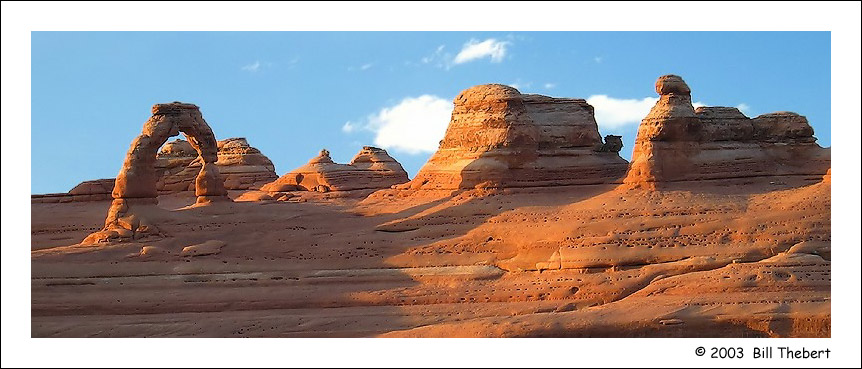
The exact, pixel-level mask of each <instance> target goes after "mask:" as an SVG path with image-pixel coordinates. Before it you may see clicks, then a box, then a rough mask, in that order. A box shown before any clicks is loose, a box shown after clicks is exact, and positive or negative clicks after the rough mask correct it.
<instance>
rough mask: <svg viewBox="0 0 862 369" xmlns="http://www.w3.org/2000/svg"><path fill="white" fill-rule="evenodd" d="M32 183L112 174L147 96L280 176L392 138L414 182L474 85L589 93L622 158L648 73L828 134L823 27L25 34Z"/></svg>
mask: <svg viewBox="0 0 862 369" xmlns="http://www.w3.org/2000/svg"><path fill="white" fill-rule="evenodd" d="M31 62H32V69H31V73H32V75H31V87H32V91H31V94H32V95H31V100H32V111H31V113H32V125H31V144H32V146H31V150H32V152H31V154H32V167H31V169H32V178H31V179H32V182H31V183H32V185H31V192H32V193H52V192H65V191H68V190H69V189H71V188H72V187H73V186H75V185H76V184H77V183H79V182H81V181H84V180H88V179H97V178H111V177H114V176H116V174H117V172H118V171H119V168H120V166H121V164H122V161H123V156H124V155H125V153H126V151H127V150H128V146H129V143H130V142H131V140H132V139H133V138H134V137H135V136H137V135H138V134H139V133H140V131H141V128H142V126H143V123H144V121H146V119H147V118H148V117H149V116H150V107H151V106H152V105H153V104H156V103H163V102H171V101H184V102H191V103H195V104H197V105H198V106H200V107H201V110H202V112H203V115H204V118H205V119H206V120H207V122H208V123H209V124H210V126H211V127H212V128H213V131H214V132H215V134H216V137H217V138H219V139H223V138H228V137H246V138H248V140H249V143H251V144H252V145H253V146H255V147H257V148H259V149H261V151H263V153H264V154H265V155H267V156H268V157H269V158H270V159H271V160H272V161H273V162H274V163H275V166H276V171H277V172H278V174H279V175H281V174H284V173H286V172H288V171H290V170H291V169H293V168H296V167H298V166H300V165H302V164H304V163H305V162H306V161H308V159H310V158H311V157H313V156H314V155H316V154H317V152H318V151H319V150H320V149H321V148H327V149H329V150H330V151H331V153H332V157H333V159H334V160H335V161H337V162H347V161H349V160H350V158H351V157H352V156H353V155H354V154H355V153H356V152H357V151H359V148H360V147H361V146H363V145H377V146H383V147H384V148H387V149H388V150H389V152H390V154H392V155H393V156H394V157H395V158H396V159H397V160H399V161H400V162H401V163H402V164H403V165H404V167H405V169H407V171H408V172H409V173H410V175H411V177H412V176H413V175H414V174H415V173H416V171H418V169H419V168H420V167H421V166H422V164H423V163H424V162H425V161H426V160H427V159H428V158H429V157H430V155H431V154H432V153H433V150H434V148H435V147H436V142H437V141H439V140H440V139H441V138H442V134H443V131H444V130H445V127H446V124H447V123H448V119H449V117H448V113H449V111H451V101H452V99H453V98H454V97H455V96H456V95H457V94H458V93H459V92H460V91H462V90H464V89H466V88H468V87H470V86H473V85H477V84H483V83H503V84H508V85H514V86H515V87H517V88H518V89H519V90H520V91H521V92H524V93H539V94H544V95H550V96H556V97H576V98H587V99H588V101H590V102H591V103H593V105H595V106H596V109H597V120H598V123H599V130H600V132H601V134H602V135H606V134H621V135H623V140H624V143H625V147H624V149H623V151H622V152H621V155H622V156H623V157H624V158H626V159H629V158H630V156H631V150H632V146H633V142H634V138H635V134H636V132H637V124H638V123H639V121H640V119H641V118H642V117H643V115H645V114H646V111H648V110H649V107H650V106H652V103H653V101H654V99H655V98H656V94H655V91H654V87H653V86H654V82H655V79H656V78H657V77H658V76H660V75H663V74H678V75H681V76H682V77H683V78H684V79H685V80H686V81H687V82H688V84H689V86H690V87H691V88H692V97H693V100H694V101H695V102H696V103H702V104H706V105H710V106H737V107H740V108H741V109H742V110H743V112H744V113H746V114H747V115H748V116H752V117H753V116H756V115H759V114H763V113H768V112H773V111H795V112H797V113H799V114H802V115H805V116H807V117H808V119H809V122H810V123H811V124H812V126H814V130H815V135H816V136H817V138H818V142H819V143H820V144H821V145H822V146H830V145H831V143H830V142H831V139H830V137H831V132H830V124H831V114H830V34H829V32H32V33H31Z"/></svg>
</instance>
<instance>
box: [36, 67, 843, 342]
mask: <svg viewBox="0 0 862 369" xmlns="http://www.w3.org/2000/svg"><path fill="white" fill-rule="evenodd" d="M656 87H657V92H658V94H659V95H660V100H659V102H658V103H657V104H656V105H655V107H654V108H653V109H652V111H651V112H650V113H649V115H648V116H647V117H645V118H644V120H643V122H642V123H641V126H640V128H639V130H638V136H637V138H636V144H635V148H634V157H633V162H632V163H631V164H630V165H629V164H628V163H626V161H625V160H623V159H622V158H620V157H619V155H618V151H619V149H620V147H621V143H622V141H620V140H619V137H614V136H608V137H606V138H605V139H604V140H602V139H601V137H602V136H601V135H600V132H599V131H598V127H597V125H596V122H595V118H594V116H593V110H592V107H590V105H589V104H587V103H586V102H584V101H583V100H580V99H561V98H551V97H545V96H538V95H525V94H521V93H519V92H518V91H517V90H516V89H514V88H511V87H506V86H502V85H483V86H476V87H472V88H469V89H467V90H465V91H464V92H463V93H462V94H460V95H459V96H458V97H457V98H456V99H455V101H454V109H453V113H452V119H451V122H450V124H449V127H448V129H447V132H446V136H445V137H444V138H443V140H442V141H441V144H440V147H439V150H438V151H437V152H436V153H435V154H434V155H433V156H432V157H431V159H430V160H429V161H428V163H426V165H425V166H424V167H423V168H422V169H421V170H420V171H419V173H417V175H416V176H415V178H413V179H412V180H410V181H407V178H406V176H405V175H403V170H402V169H401V167H400V165H397V162H396V161H395V160H394V159H392V160H391V161H390V159H391V157H389V156H388V154H386V153H385V151H383V150H379V149H376V148H371V147H366V148H364V149H363V150H362V151H361V152H360V153H359V154H358V155H357V157H356V158H355V159H354V160H353V161H352V162H351V163H350V164H336V163H333V162H332V160H331V159H330V158H329V157H328V155H327V153H326V152H323V153H321V155H320V156H318V157H317V158H314V159H312V160H311V161H310V162H309V163H308V164H307V165H305V166H303V167H300V168H297V169H295V170H293V171H291V172H289V173H287V174H285V175H283V176H282V177H281V178H279V179H277V180H274V181H271V182H270V183H269V184H266V185H265V186H262V188H260V189H255V187H254V186H251V187H249V189H239V190H230V191H228V190H227V188H228V187H229V184H228V183H229V182H230V181H229V178H230V173H229V172H228V170H222V168H230V166H228V167H224V166H219V165H217V163H218V161H221V156H220V155H219V143H218V141H216V139H215V137H214V135H213V133H212V130H211V129H210V127H209V126H208V125H207V123H206V122H205V121H204V119H203V117H202V115H201V113H200V110H199V109H198V108H197V107H196V106H194V105H191V104H182V103H173V104H161V105H156V106H155V107H154V108H153V116H152V118H150V120H148V121H147V122H146V123H145V127H144V130H143V132H142V134H141V135H140V136H138V137H137V138H135V139H134V140H133V143H132V145H131V148H130V150H129V152H128V154H127V156H126V159H125V162H124V164H123V168H122V170H121V172H120V174H119V176H118V177H117V179H116V180H115V181H114V184H113V187H111V183H108V182H109V181H98V182H94V183H93V184H92V186H94V187H97V188H102V189H104V188H108V187H111V188H112V191H113V193H112V199H111V200H110V201H107V200H100V201H72V202H65V203H40V202H37V201H34V202H33V204H32V205H31V206H32V230H31V232H32V237H31V239H32V244H31V250H32V251H31V255H32V259H31V269H32V274H31V281H32V289H31V296H32V299H31V314H32V318H31V327H32V335H33V336H34V337H95V336H98V337H141V336H144V337H156V336H174V337H176V336H192V337H240V336H254V337H359V336H385V337H550V336H553V337H829V336H830V334H831V298H830V296H831V295H830V286H831V284H830V278H831V223H830V213H831V196H830V188H831V169H830V153H829V149H824V148H821V147H820V146H818V145H817V144H816V139H815V137H814V132H813V130H812V129H811V126H810V125H808V122H807V121H806V119H805V118H804V117H802V116H800V115H797V114H793V113H784V112H783V113H772V114H765V115H761V116H759V117H755V118H748V117H746V116H744V115H743V114H742V113H740V112H739V111H737V110H735V109H733V108H725V107H703V108H699V109H694V108H693V107H692V105H691V90H690V88H689V87H688V86H687V85H686V84H685V82H684V81H683V80H682V78H680V77H678V76H663V77H661V78H659V80H658V82H657V84H656ZM179 132H183V133H185V134H186V136H187V139H188V144H189V145H190V146H191V148H192V149H193V150H194V151H195V152H196V153H197V155H196V157H197V158H196V159H194V160H197V161H198V164H197V166H196V167H195V168H193V169H188V170H187V169H185V168H191V166H190V165H191V163H189V164H182V165H178V166H176V168H180V167H181V168H184V169H182V171H184V172H191V173H185V174H183V178H190V177H192V176H193V177H194V181H193V184H194V189H195V194H194V195H192V193H191V191H177V192H160V191H159V188H160V186H163V185H162V183H166V182H169V181H163V180H161V179H160V178H162V177H160V174H159V173H158V172H157V170H156V168H157V167H158V168H161V167H160V166H159V164H158V163H159V157H164V154H165V153H166V152H167V153H175V152H177V154H178V152H180V151H181V152H182V153H183V154H182V155H186V154H187V153H190V151H189V150H188V146H186V145H185V144H183V143H181V142H180V143H169V144H168V145H166V146H163V144H164V143H165V142H166V141H167V139H168V137H170V136H174V135H177V134H178V133H179ZM222 146H227V144H224V145H222ZM160 147H162V149H161V150H162V151H161V152H162V154H159V155H157V153H158V152H159V148H160ZM237 147H243V149H242V150H247V149H245V143H244V142H239V143H237ZM244 152H248V151H244ZM160 155H161V156H160ZM191 156H195V154H194V153H192V154H191ZM183 157H185V156H183ZM257 158H258V159H259V157H257ZM255 160H257V159H255ZM266 162H268V161H265V162H264V161H254V162H253V163H249V164H248V165H252V166H262V167H266V166H267V164H262V163H266ZM243 165H245V164H243ZM254 172H255V173H262V172H260V171H254ZM255 178H256V177H255ZM184 181H185V180H184ZM238 182H239V183H243V184H247V183H245V182H243V181H242V180H240V181H238ZM397 182H403V183H400V184H399V183H397ZM177 183H179V181H178V182H177ZM183 183H185V182H183ZM178 187H182V186H178ZM183 188H185V187H183ZM106 209H107V210H108V214H107V217H106V216H105V211H106ZM106 218H107V219H106ZM85 238H86V240H85ZM81 240H85V242H81Z"/></svg>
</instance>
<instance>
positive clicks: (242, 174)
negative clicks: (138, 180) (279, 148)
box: [156, 138, 278, 192]
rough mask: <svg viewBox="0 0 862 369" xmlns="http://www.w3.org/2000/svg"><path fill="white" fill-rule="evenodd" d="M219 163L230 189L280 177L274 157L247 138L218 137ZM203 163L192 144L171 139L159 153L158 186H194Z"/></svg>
mask: <svg viewBox="0 0 862 369" xmlns="http://www.w3.org/2000/svg"><path fill="white" fill-rule="evenodd" d="M215 164H216V165H217V166H218V168H219V173H221V175H222V177H223V178H224V186H225V188H226V189H228V190H249V189H258V188H260V187H261V186H263V185H264V184H266V183H268V182H271V181H273V180H275V179H276V178H278V175H276V174H275V166H274V165H273V164H272V161H270V160H269V158H267V157H266V156H265V155H263V154H262V153H261V152H260V150H258V149H256V148H254V147H252V146H251V145H249V144H248V141H247V140H246V139H245V138H228V139H225V140H221V141H218V161H216V163H215ZM200 167H201V159H200V158H199V157H198V155H197V152H195V151H194V149H193V148H192V146H191V144H189V143H188V142H186V141H184V140H179V139H178V140H176V141H173V142H169V143H167V144H165V146H164V147H162V150H161V151H160V152H159V154H158V155H157V156H156V171H157V172H161V173H162V174H161V177H160V178H159V181H158V183H157V184H156V187H157V188H158V189H159V191H165V192H176V191H187V190H189V191H190V190H193V189H194V179H195V175H196V174H197V173H198V171H200Z"/></svg>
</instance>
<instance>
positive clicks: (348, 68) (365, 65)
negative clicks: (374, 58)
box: [347, 63, 374, 72]
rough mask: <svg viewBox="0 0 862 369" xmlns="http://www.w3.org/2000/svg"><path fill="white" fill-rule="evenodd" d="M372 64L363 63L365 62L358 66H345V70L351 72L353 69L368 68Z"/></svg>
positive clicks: (372, 64)
mask: <svg viewBox="0 0 862 369" xmlns="http://www.w3.org/2000/svg"><path fill="white" fill-rule="evenodd" d="M373 66H374V63H365V64H362V65H360V66H358V67H354V66H350V67H347V70H348V71H351V72H352V71H355V70H369V69H371V67H373Z"/></svg>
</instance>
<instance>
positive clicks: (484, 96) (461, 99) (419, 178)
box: [403, 84, 626, 189]
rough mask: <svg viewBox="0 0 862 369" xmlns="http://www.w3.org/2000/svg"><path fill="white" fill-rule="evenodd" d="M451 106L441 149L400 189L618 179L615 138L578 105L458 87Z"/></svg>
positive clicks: (505, 90)
mask: <svg viewBox="0 0 862 369" xmlns="http://www.w3.org/2000/svg"><path fill="white" fill-rule="evenodd" d="M454 103H455V107H454V109H453V111H452V120H451V121H450V123H449V127H448V128H447V130H446V136H445V137H444V138H443V140H442V141H441V142H440V148H439V149H438V150H437V152H436V153H435V154H434V156H432V157H431V159H430V160H429V161H428V162H427V163H426V164H425V165H424V166H423V167H422V169H421V170H420V171H419V173H418V174H417V175H416V178H414V179H413V180H412V181H411V182H410V184H409V185H405V186H403V187H404V188H414V189H469V188H474V187H477V186H478V187H534V186H555V185H573V184H596V183H608V182H614V181H618V180H620V179H621V178H622V176H623V175H624V174H625V170H626V161H625V160H624V159H622V158H621V157H620V156H619V154H618V153H617V152H618V151H619V149H621V148H622V141H620V140H619V139H618V138H619V137H609V140H610V141H611V142H608V143H603V142H602V139H601V136H600V135H599V131H598V126H597V125H596V120H595V116H594V113H593V107H592V106H590V105H589V104H587V102H586V101H585V100H582V99H563V98H552V97H547V96H541V95H522V94H521V93H520V92H518V90H516V89H514V88H512V87H509V86H504V85H499V84H489V85H480V86H475V87H471V88H469V89H467V90H464V91H463V92H461V94H460V95H458V97H456V98H455V101H454Z"/></svg>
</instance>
